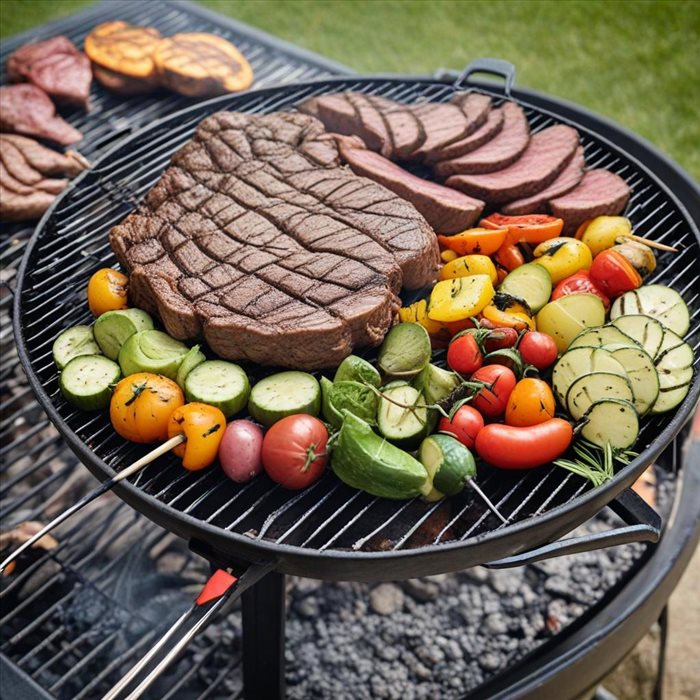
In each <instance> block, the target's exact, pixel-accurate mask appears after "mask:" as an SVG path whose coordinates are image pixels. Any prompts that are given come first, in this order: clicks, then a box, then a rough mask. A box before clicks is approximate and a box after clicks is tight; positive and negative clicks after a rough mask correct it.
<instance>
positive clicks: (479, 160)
mask: <svg viewBox="0 0 700 700" xmlns="http://www.w3.org/2000/svg"><path fill="white" fill-rule="evenodd" d="M501 109H502V110H503V127H502V128H501V130H500V131H499V133H498V134H497V135H496V136H495V137H494V138H492V139H491V140H490V141H488V142H486V143H485V144H484V145H483V146H481V147H480V148H477V149H476V150H474V151H472V152H471V153H467V154H466V155H463V156H460V157H459V158H453V159H452V160H445V161H442V162H440V163H437V164H436V165H435V167H434V172H435V173H436V174H437V175H439V176H441V177H449V176H450V175H462V174H464V175H467V174H475V173H490V172H493V171H495V170H501V169H503V168H507V167H508V166H509V165H510V164H511V163H514V162H515V161H516V160H517V159H518V158H520V156H521V155H522V153H523V151H524V150H525V149H526V148H527V144H528V142H529V141H530V127H529V125H528V123H527V118H526V117H525V112H523V110H522V109H521V108H520V107H518V105H516V104H514V103H513V102H506V103H505V104H504V105H503V107H501Z"/></svg>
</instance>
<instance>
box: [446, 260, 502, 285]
mask: <svg viewBox="0 0 700 700" xmlns="http://www.w3.org/2000/svg"><path fill="white" fill-rule="evenodd" d="M469 275H488V276H489V277H490V278H491V284H496V281H497V280H498V273H497V272H496V266H495V265H494V264H493V262H492V260H491V258H489V256H488V255H464V256H462V257H461V258H455V259H454V260H452V261H451V262H448V263H447V264H446V265H443V266H442V270H440V279H441V280H451V279H455V278H456V277H468V276H469Z"/></svg>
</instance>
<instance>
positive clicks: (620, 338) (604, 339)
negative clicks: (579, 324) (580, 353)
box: [568, 324, 638, 350]
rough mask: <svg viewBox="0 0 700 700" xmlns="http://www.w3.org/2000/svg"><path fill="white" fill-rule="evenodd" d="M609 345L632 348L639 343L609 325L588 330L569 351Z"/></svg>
mask: <svg viewBox="0 0 700 700" xmlns="http://www.w3.org/2000/svg"><path fill="white" fill-rule="evenodd" d="M608 345H622V346H632V347H634V346H635V345H638V343H637V341H636V340H634V339H633V338H630V336H628V335H627V334H626V333H623V332H622V331H621V330H620V329H619V328H617V327H616V326H613V325H612V324H608V325H607V326H600V327H599V328H586V329H585V330H583V331H581V332H580V333H579V334H578V335H577V336H576V337H575V338H574V339H573V340H572V341H571V344H570V345H569V347H568V350H572V349H573V348H580V347H594V348H600V347H604V346H608Z"/></svg>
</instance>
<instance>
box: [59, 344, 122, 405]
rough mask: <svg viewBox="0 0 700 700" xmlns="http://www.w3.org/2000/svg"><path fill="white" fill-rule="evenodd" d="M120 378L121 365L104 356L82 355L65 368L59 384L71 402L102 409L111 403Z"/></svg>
mask: <svg viewBox="0 0 700 700" xmlns="http://www.w3.org/2000/svg"><path fill="white" fill-rule="evenodd" d="M120 378H121V370H120V369H119V365H118V364H117V363H116V362H114V361H113V360H110V359H109V358H107V357H105V356H104V355H78V356H77V357H74V358H73V359H72V360H70V362H68V364H67V365H66V366H65V367H64V368H63V372H61V378H60V380H59V385H60V387H61V393H62V394H63V397H64V398H65V400H66V401H68V403H71V404H73V406H77V407H78V408H80V409H82V410H83V411H99V410H101V409H103V408H107V406H109V402H110V399H111V398H112V388H113V386H114V385H115V384H116V383H117V382H118V381H119V379H120Z"/></svg>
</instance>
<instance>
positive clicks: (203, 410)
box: [168, 401, 226, 471]
mask: <svg viewBox="0 0 700 700" xmlns="http://www.w3.org/2000/svg"><path fill="white" fill-rule="evenodd" d="M225 430H226V417H225V416H224V414H223V413H222V412H221V411H220V410H219V409H218V408H216V407H215V406H209V405H208V404H206V403H197V402H196V401H194V402H192V403H188V404H185V405H184V406H179V407H178V408H176V409H175V410H174V411H173V412H172V414H171V415H170V420H169V421H168V437H169V438H172V437H175V436H176V435H184V436H185V437H186V438H187V440H186V441H185V442H184V443H182V444H181V445H177V446H176V447H173V452H174V453H175V454H176V455H177V456H178V457H180V458H181V459H182V466H183V467H184V468H185V469H187V470H189V471H198V470H199V469H204V468H205V467H208V466H209V465H210V464H211V463H212V462H213V461H214V460H215V459H216V455H217V454H218V452H219V445H220V443H221V440H222V438H223V437H224V431H225Z"/></svg>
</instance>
